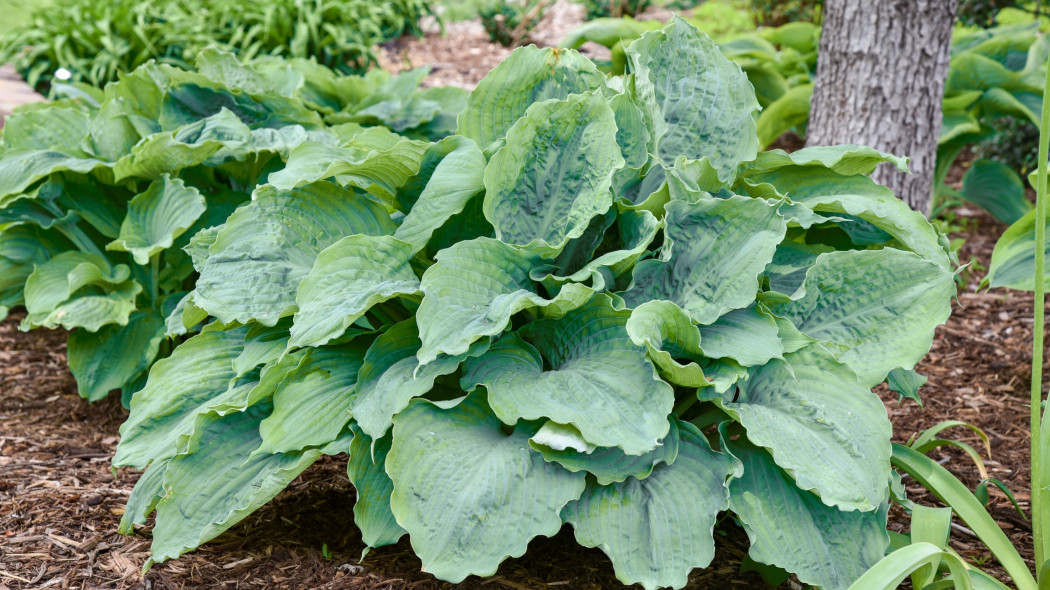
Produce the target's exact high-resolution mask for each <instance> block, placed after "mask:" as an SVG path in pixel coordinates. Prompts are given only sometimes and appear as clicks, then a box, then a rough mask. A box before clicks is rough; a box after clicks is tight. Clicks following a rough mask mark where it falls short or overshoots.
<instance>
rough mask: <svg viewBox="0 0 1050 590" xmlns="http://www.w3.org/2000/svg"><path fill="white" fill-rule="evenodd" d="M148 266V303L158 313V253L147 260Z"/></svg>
mask: <svg viewBox="0 0 1050 590" xmlns="http://www.w3.org/2000/svg"><path fill="white" fill-rule="evenodd" d="M149 266H150V287H149V288H150V301H151V302H152V303H153V308H154V309H156V310H157V311H160V284H159V283H160V253H159V252H158V253H156V254H154V255H153V257H152V258H150V259H149Z"/></svg>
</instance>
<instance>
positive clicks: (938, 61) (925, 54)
mask: <svg viewBox="0 0 1050 590" xmlns="http://www.w3.org/2000/svg"><path fill="white" fill-rule="evenodd" d="M955 9H956V0H875V1H874V2H872V1H871V0H826V2H825V3H824V28H823V33H822V34H821V38H820V53H819V55H820V58H819V61H818V62H817V75H816V80H815V81H814V88H813V99H812V102H811V104H812V109H811V115H810V119H809V127H808V128H807V130H806V135H807V141H806V143H807V144H808V145H834V144H837V143H852V144H858V145H867V146H870V147H873V148H875V149H878V150H881V151H883V152H887V153H891V154H895V155H900V156H908V157H909V158H911V163H910V168H911V171H912V174H905V173H903V172H900V171H898V170H897V169H896V168H895V167H892V166H891V165H889V164H882V165H880V166H879V168H878V169H877V170H876V171H875V173H874V174H873V175H872V177H873V178H874V179H875V181H876V182H879V183H880V184H885V185H886V186H888V187H890V188H891V189H893V192H894V193H895V194H896V195H897V196H898V197H900V198H901V199H903V200H904V202H905V203H907V204H908V205H909V206H910V207H911V208H912V209H915V210H916V211H920V212H922V213H923V214H924V215H927V216H928V215H929V213H930V204H931V196H932V193H933V171H934V166H935V165H936V161H937V137H938V135H939V134H940V132H941V99H942V97H943V95H944V82H945V78H946V77H947V75H948V49H949V46H950V44H951V37H952V24H953V23H954V22H955Z"/></svg>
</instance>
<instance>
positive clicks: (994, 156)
mask: <svg viewBox="0 0 1050 590" xmlns="http://www.w3.org/2000/svg"><path fill="white" fill-rule="evenodd" d="M990 127H991V129H992V133H993V135H992V136H991V137H990V138H988V139H986V140H984V141H982V142H981V143H979V144H977V146H976V148H977V149H975V150H974V152H975V154H976V155H977V157H978V158H985V159H989V160H995V161H997V162H1002V163H1003V164H1006V166H1007V167H1009V168H1010V169H1012V170H1015V171H1017V172H1018V173H1019V174H1020V175H1021V176H1022V177H1024V176H1027V175H1028V173H1029V172H1031V171H1033V170H1035V167H1036V165H1038V163H1039V161H1038V152H1039V128H1038V127H1036V125H1035V124H1034V123H1032V122H1031V121H1028V120H1027V119H1016V118H1012V117H1006V118H1003V119H996V120H994V121H992V122H991V125H990Z"/></svg>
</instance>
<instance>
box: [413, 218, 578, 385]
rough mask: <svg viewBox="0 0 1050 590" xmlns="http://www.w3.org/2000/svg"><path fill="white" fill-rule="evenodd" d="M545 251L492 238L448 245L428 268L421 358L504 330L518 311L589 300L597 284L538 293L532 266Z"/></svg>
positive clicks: (455, 350)
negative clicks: (554, 293)
mask: <svg viewBox="0 0 1050 590" xmlns="http://www.w3.org/2000/svg"><path fill="white" fill-rule="evenodd" d="M540 260H541V259H540V256H539V254H536V253H533V252H531V251H529V250H525V249H522V248H516V247H514V246H511V245H509V244H504V243H503V242H500V241H499V240H493V239H490V238H477V239H474V240H469V241H466V242H459V243H458V244H455V245H454V246H452V247H450V248H447V249H445V250H442V251H441V252H440V253H439V254H438V258H437V263H436V264H434V266H431V267H430V268H429V269H427V271H426V272H425V273H424V274H423V280H422V286H421V289H422V291H423V294H424V297H423V303H422V304H421V305H420V306H419V311H417V312H416V319H417V320H418V322H419V335H420V339H421V340H422V342H423V344H422V346H421V347H420V349H419V354H418V357H419V363H420V364H421V365H425V364H427V363H430V362H432V361H433V360H434V359H436V358H437V355H438V354H440V353H444V354H447V355H450V356H457V355H461V354H463V353H465V352H467V349H468V348H470V345H471V343H473V342H475V341H477V340H479V339H481V338H483V337H485V336H496V335H498V334H500V333H501V332H503V330H505V329H506V328H507V325H508V324H509V323H510V318H511V316H512V315H514V314H515V313H517V312H519V311H522V310H525V309H530V308H536V307H541V308H543V307H554V308H557V309H561V308H565V309H571V308H573V307H577V306H579V305H581V304H582V303H583V302H584V301H586V300H587V299H588V298H589V297H590V295H591V293H593V290H592V289H589V288H587V287H584V286H583V285H575V284H571V285H566V286H565V288H563V289H562V290H561V292H559V293H558V295H557V296H556V297H555V298H554V299H550V300H548V299H546V298H544V297H543V296H541V295H540V294H539V293H537V288H536V285H535V284H534V283H533V282H532V281H531V280H529V271H530V270H532V269H533V268H535V267H536V266H538V265H539V264H540Z"/></svg>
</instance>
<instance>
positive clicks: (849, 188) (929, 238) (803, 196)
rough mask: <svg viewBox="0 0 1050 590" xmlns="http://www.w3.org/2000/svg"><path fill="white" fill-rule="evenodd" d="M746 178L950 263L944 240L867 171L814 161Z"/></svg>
mask: <svg viewBox="0 0 1050 590" xmlns="http://www.w3.org/2000/svg"><path fill="white" fill-rule="evenodd" d="M749 180H750V181H753V182H764V183H770V184H771V185H773V186H775V187H776V188H777V190H778V191H780V193H781V194H785V195H788V196H790V197H791V199H792V200H793V201H795V202H797V203H801V204H803V205H805V206H807V207H809V208H810V209H812V210H813V211H815V212H817V213H820V214H829V213H831V214H834V213H846V214H848V215H853V216H855V217H857V218H859V219H862V220H864V221H867V222H869V223H871V224H873V225H874V226H876V227H877V228H879V229H881V230H882V231H884V232H886V233H887V234H889V235H890V236H892V237H893V238H894V239H896V240H897V241H898V242H900V243H901V244H902V245H904V246H905V247H907V248H908V249H910V250H912V251H914V252H915V253H917V254H919V255H921V256H923V257H924V258H927V259H928V260H931V261H933V262H935V263H937V264H938V265H940V266H941V267H942V268H944V269H947V268H949V267H950V264H951V263H950V259H949V256H948V252H947V251H946V249H945V247H946V246H947V241H943V242H942V240H941V236H940V235H939V234H938V233H937V230H935V229H934V228H933V226H932V225H930V222H929V221H928V220H927V219H926V217H924V216H923V214H922V213H919V212H918V211H914V210H912V209H911V208H909V207H908V205H906V204H905V203H904V201H902V200H900V199H898V198H897V197H896V196H894V194H893V191H891V190H890V189H888V188H886V187H884V186H881V185H878V184H875V182H874V181H873V180H872V179H870V178H868V177H867V176H863V175H852V176H846V175H842V174H839V173H837V172H835V171H833V170H830V169H827V168H824V167H823V166H817V165H807V166H795V165H790V166H784V167H781V168H777V169H774V170H767V171H765V172H761V173H756V174H754V175H752V176H750V177H749Z"/></svg>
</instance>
